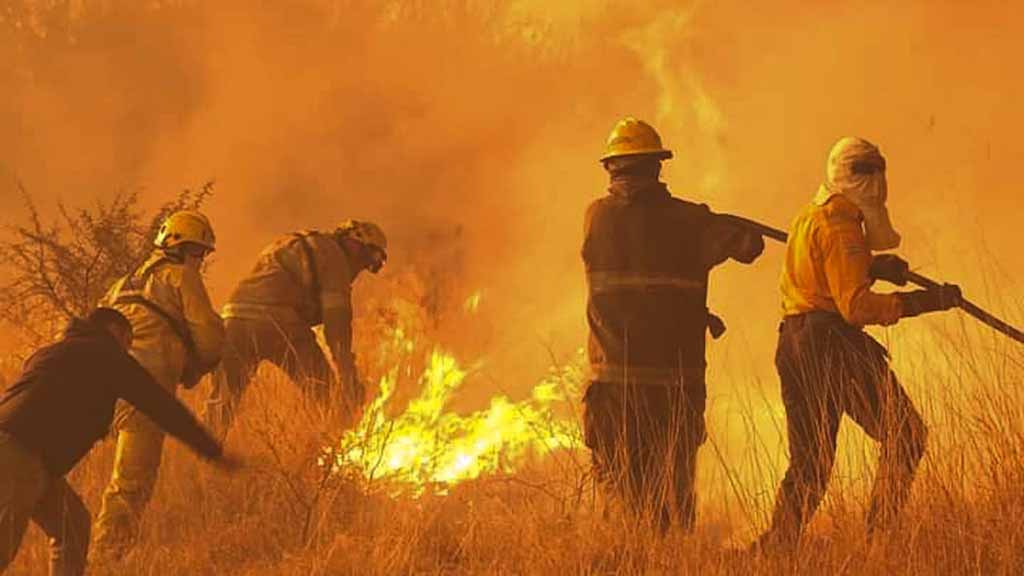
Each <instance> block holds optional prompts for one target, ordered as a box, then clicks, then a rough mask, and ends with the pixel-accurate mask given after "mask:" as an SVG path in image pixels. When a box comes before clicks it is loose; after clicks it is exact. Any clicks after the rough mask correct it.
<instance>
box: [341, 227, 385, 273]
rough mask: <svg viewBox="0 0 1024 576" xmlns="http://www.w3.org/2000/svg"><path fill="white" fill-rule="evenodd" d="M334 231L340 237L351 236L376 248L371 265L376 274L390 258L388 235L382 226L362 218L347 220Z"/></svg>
mask: <svg viewBox="0 0 1024 576" xmlns="http://www.w3.org/2000/svg"><path fill="white" fill-rule="evenodd" d="M334 233H335V234H336V235H337V236H338V237H339V238H351V239H352V240H355V241H356V242H359V243H360V244H362V245H364V246H367V247H369V248H373V249H374V250H373V252H374V254H373V257H374V260H373V262H372V263H371V264H370V266H369V269H370V271H371V272H373V273H374V274H376V273H377V272H379V271H380V269H381V268H383V267H384V263H385V262H387V259H388V237H387V236H385V235H384V230H383V229H382V228H381V227H380V226H377V225H376V224H374V223H373V222H364V221H362V220H346V221H344V222H342V223H341V224H340V225H338V228H337V229H336V230H335V231H334Z"/></svg>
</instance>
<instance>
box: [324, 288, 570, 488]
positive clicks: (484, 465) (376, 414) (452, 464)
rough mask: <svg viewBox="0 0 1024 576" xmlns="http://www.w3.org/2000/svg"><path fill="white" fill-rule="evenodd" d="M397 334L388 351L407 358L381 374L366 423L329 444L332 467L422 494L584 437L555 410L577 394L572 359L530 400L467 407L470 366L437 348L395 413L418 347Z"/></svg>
mask: <svg viewBox="0 0 1024 576" xmlns="http://www.w3.org/2000/svg"><path fill="white" fill-rule="evenodd" d="M478 294H479V293H478ZM390 336H391V337H390V338H388V339H385V341H384V342H383V343H382V345H381V352H382V354H386V355H389V356H388V357H390V358H398V359H399V361H398V362H396V363H394V364H393V365H392V366H391V367H390V369H389V372H388V373H387V374H386V375H384V376H383V377H382V378H381V380H380V393H379V395H378V396H377V398H376V399H375V400H374V401H373V402H372V403H371V405H370V406H369V407H368V408H367V410H366V412H365V413H364V416H363V418H362V420H361V421H360V423H359V425H358V426H357V427H356V428H354V429H353V430H351V431H349V432H347V433H346V434H345V435H344V436H343V437H342V439H341V442H340V445H339V446H338V447H337V448H335V449H327V450H326V452H327V453H328V454H327V457H326V458H325V459H324V460H323V463H326V462H331V463H332V464H331V468H332V472H335V473H339V472H342V471H352V470H355V471H356V472H358V474H359V475H360V476H362V477H363V478H364V479H367V480H385V481H387V482H389V483H390V484H391V485H394V486H396V487H398V489H399V490H401V491H404V492H410V493H412V494H414V495H419V494H422V493H424V492H425V491H428V490H429V491H431V492H435V493H444V492H446V491H447V489H448V488H449V487H450V486H452V485H454V484H457V483H459V482H463V481H466V480H472V479H475V478H479V477H481V476H485V475H487V474H495V473H510V472H513V471H515V469H516V468H517V467H518V466H520V465H522V464H523V463H524V462H525V461H526V460H527V459H528V458H530V457H531V455H532V456H536V457H539V456H543V455H545V454H549V453H551V452H553V451H556V450H561V449H572V448H578V447H579V446H581V445H582V442H581V440H580V437H579V436H580V435H579V427H578V425H577V423H576V422H575V421H574V420H572V419H568V420H566V419H561V418H559V417H558V416H557V415H556V414H555V413H554V412H553V410H554V408H555V407H556V406H557V405H558V404H559V403H561V402H564V401H565V399H566V398H567V397H569V394H572V395H573V396H575V391H576V385H577V384H578V382H579V381H580V373H579V369H578V368H577V367H572V366H570V367H568V368H564V369H561V370H558V369H552V371H551V373H550V374H549V375H548V376H547V377H546V378H544V379H543V380H542V381H541V382H540V383H539V384H538V385H537V386H536V387H535V388H534V389H533V392H532V394H531V395H530V397H529V398H527V399H525V400H522V401H520V402H512V401H510V400H509V399H508V398H506V397H504V396H496V397H494V398H492V399H491V401H490V405H489V406H488V407H487V408H486V409H483V410H478V411H476V412H473V413H470V414H466V415H461V414H458V413H456V412H454V411H451V410H450V409H449V406H448V404H449V402H450V400H451V399H452V396H453V394H454V393H455V392H456V391H457V390H458V389H459V387H460V386H461V385H462V384H463V383H464V382H465V380H466V377H467V375H468V374H469V372H468V371H467V370H466V369H464V368H463V367H461V366H460V365H459V363H458V361H457V360H456V359H455V358H454V357H453V356H452V355H450V354H447V353H445V352H444V351H442V350H439V349H434V350H433V352H431V353H430V355H429V358H428V360H427V363H426V367H425V369H424V370H423V373H422V375H420V377H419V386H420V389H419V390H420V393H419V395H418V396H417V397H416V398H414V399H413V400H412V401H410V402H409V404H408V407H407V408H406V409H405V411H404V412H402V413H401V414H399V415H397V416H395V417H388V416H387V410H386V408H387V407H388V404H389V402H391V400H392V399H393V396H394V393H395V389H396V387H397V383H398V379H399V377H400V376H401V375H402V374H404V373H406V371H407V365H408V364H409V363H411V361H412V360H413V358H414V357H415V354H416V351H417V347H416V346H415V343H414V341H413V340H412V339H411V338H410V337H409V336H408V335H407V334H406V333H405V332H404V330H403V329H402V328H396V329H394V330H393V331H392V333H391V335H390Z"/></svg>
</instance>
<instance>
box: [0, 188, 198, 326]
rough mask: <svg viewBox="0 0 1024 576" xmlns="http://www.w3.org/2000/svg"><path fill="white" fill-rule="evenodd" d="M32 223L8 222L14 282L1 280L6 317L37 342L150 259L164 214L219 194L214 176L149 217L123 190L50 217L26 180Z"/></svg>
mask: <svg viewBox="0 0 1024 576" xmlns="http://www.w3.org/2000/svg"><path fill="white" fill-rule="evenodd" d="M19 190H20V192H21V196H22V198H23V199H24V202H25V206H26V208H27V209H28V222H27V223H25V224H22V225H15V226H10V227H8V230H7V231H8V233H9V234H8V238H5V239H0V262H4V263H5V264H6V266H7V270H6V273H7V274H6V276H7V281H6V283H5V284H4V285H2V286H0V321H3V322H6V323H8V324H11V325H13V326H16V327H18V328H19V329H20V330H21V332H22V334H21V335H22V336H25V337H27V338H28V339H29V341H31V342H40V341H42V340H45V339H48V338H49V337H50V336H51V335H52V334H53V332H54V329H55V328H57V327H58V326H59V325H62V324H63V323H65V322H67V321H68V319H70V318H71V317H73V316H82V315H84V314H86V313H87V312H88V311H89V310H90V309H91V308H93V307H94V306H95V305H96V303H97V302H98V301H99V300H100V298H102V297H103V295H104V294H105V293H106V291H107V290H108V289H109V288H110V286H111V284H113V283H114V282H115V281H116V280H117V279H118V278H120V277H121V276H124V275H126V274H129V273H131V272H133V271H134V270H135V269H136V268H138V267H139V266H140V265H141V264H142V263H143V262H144V261H145V259H146V258H147V257H148V255H149V253H150V251H151V250H152V246H153V244H152V243H153V239H154V238H155V237H156V233H157V231H158V230H159V228H160V225H161V223H162V222H163V220H164V218H165V217H166V216H167V215H168V214H170V213H172V212H175V211H177V210H195V209H198V208H199V207H200V206H202V204H203V202H204V201H205V200H206V199H207V198H209V196H210V195H211V194H212V193H213V182H207V183H205V184H203V186H202V187H200V188H199V189H198V190H195V191H193V190H191V189H186V190H183V191H182V192H180V193H179V194H178V195H177V196H176V197H175V198H173V199H172V200H170V201H169V202H166V203H165V204H163V205H162V206H161V207H160V208H159V209H158V210H157V211H156V213H154V214H152V215H150V216H149V217H146V215H145V214H144V213H143V211H142V210H141V208H140V207H139V193H138V192H137V191H133V192H118V193H117V194H115V195H114V197H113V199H112V200H110V201H109V202H103V201H99V200H98V201H96V202H95V203H94V205H93V206H92V207H73V208H69V207H68V206H66V205H64V204H63V203H60V204H58V215H57V217H55V218H54V219H53V220H52V221H50V222H44V221H43V218H42V217H41V216H40V214H39V210H38V209H37V207H36V205H35V202H34V201H33V200H32V197H31V196H30V195H29V193H28V192H27V191H26V190H25V189H24V187H23V186H21V185H19Z"/></svg>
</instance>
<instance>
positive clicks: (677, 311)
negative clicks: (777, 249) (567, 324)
mask: <svg viewBox="0 0 1024 576" xmlns="http://www.w3.org/2000/svg"><path fill="white" fill-rule="evenodd" d="M671 157H672V152H671V151H670V150H668V149H666V148H665V147H664V146H663V145H662V142H661V138H660V137H659V136H658V133H657V132H655V130H654V128H652V127H651V126H650V125H649V124H647V123H645V122H642V121H640V120H637V119H635V118H626V119H624V120H622V121H620V122H619V123H618V124H616V126H615V127H614V129H613V130H612V133H611V135H610V136H609V137H608V141H607V145H606V150H605V153H604V155H603V156H601V158H600V160H601V162H602V164H603V165H604V168H605V170H606V171H607V172H608V175H609V186H608V190H607V194H605V195H603V196H602V197H601V198H598V199H596V200H595V201H594V202H593V203H592V204H591V205H590V207H589V209H588V210H587V212H586V217H585V219H584V231H585V232H584V240H583V250H582V256H583V262H584V268H585V270H586V276H587V287H588V299H587V321H588V324H589V326H590V340H589V343H588V355H589V359H590V369H591V382H590V385H589V387H588V388H587V392H586V395H585V397H584V404H585V410H586V411H585V414H584V436H585V440H586V444H587V446H588V447H589V448H590V450H591V454H592V456H593V461H594V464H595V468H596V472H597V476H598V478H599V479H600V480H601V481H602V482H603V484H605V486H606V487H607V488H609V489H610V491H611V492H613V494H614V495H616V496H618V497H619V498H621V499H622V500H624V501H625V503H626V505H627V506H628V507H629V508H630V509H631V510H632V511H634V512H636V513H638V514H641V515H644V516H647V517H648V518H650V519H652V520H654V521H655V522H656V523H657V524H658V525H659V526H660V527H661V528H662V529H668V527H669V526H671V525H672V524H676V525H678V526H680V527H681V528H683V529H685V530H690V529H692V528H693V525H694V521H695V518H696V516H695V515H696V495H695V491H694V481H695V477H696V476H695V474H696V466H697V452H698V450H699V448H700V446H701V444H702V443H703V442H704V439H705V428H704V407H705V399H706V388H705V382H704V369H705V346H706V342H705V334H706V332H707V329H708V328H711V330H712V334H713V335H714V334H716V333H717V334H719V335H720V333H721V331H722V330H724V326H723V325H722V324H721V321H720V320H718V319H717V318H715V317H714V316H712V315H710V314H709V312H708V308H707V295H708V280H709V274H710V272H711V269H712V268H714V267H716V266H718V265H719V264H722V263H724V262H725V261H726V260H729V259H733V260H737V261H739V262H742V263H751V262H753V261H754V260H755V259H756V258H757V257H758V256H759V255H760V254H761V251H762V250H763V249H764V241H763V239H762V238H761V237H760V236H758V235H756V234H754V233H752V232H749V231H747V230H745V229H743V228H740V227H738V226H737V225H736V224H735V223H734V222H733V221H730V220H728V219H726V218H723V217H721V216H719V215H717V214H715V213H713V212H712V211H711V210H710V209H708V207H707V206H705V205H703V204H696V203H693V202H687V201H685V200H683V199H681V198H677V197H675V196H673V195H672V194H671V193H670V192H669V190H668V187H667V186H666V185H665V184H664V183H663V182H661V181H660V175H661V163H662V162H663V161H664V160H666V159H668V158H671Z"/></svg>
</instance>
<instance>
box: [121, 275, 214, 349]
mask: <svg viewBox="0 0 1024 576" xmlns="http://www.w3.org/2000/svg"><path fill="white" fill-rule="evenodd" d="M177 263H180V262H178V261H177V260H175V259H173V258H170V257H166V256H165V257H163V258H160V259H159V260H156V261H155V262H153V263H152V264H150V265H148V266H143V267H142V268H140V269H139V270H136V271H135V272H134V273H132V275H131V276H129V277H128V280H126V281H125V283H124V284H123V285H122V286H121V290H119V291H118V294H117V296H116V297H115V298H114V302H113V303H114V305H118V304H138V305H140V306H143V307H144V308H146V309H147V310H149V311H150V312H152V313H154V314H156V315H157V316H159V317H160V318H162V319H163V320H164V321H165V322H166V323H167V326H168V327H170V329H171V331H172V332H174V334H175V335H176V336H177V337H178V339H179V340H181V343H182V345H183V346H184V347H185V353H186V354H187V355H188V357H189V361H190V363H195V362H196V361H197V360H198V357H199V354H198V353H197V352H196V343H195V340H193V338H192V332H190V331H189V329H188V327H187V326H183V325H182V323H181V322H179V321H178V319H177V318H175V317H174V316H172V315H171V314H170V313H169V312H167V311H166V310H164V309H163V308H161V307H160V306H158V305H157V304H156V303H155V302H153V301H152V300H150V299H148V298H146V297H145V296H143V290H144V289H145V287H146V282H148V281H149V278H150V277H151V276H152V275H153V273H154V272H156V270H157V268H159V267H160V266H163V265H164V264H177ZM126 292H127V293H126Z"/></svg>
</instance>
